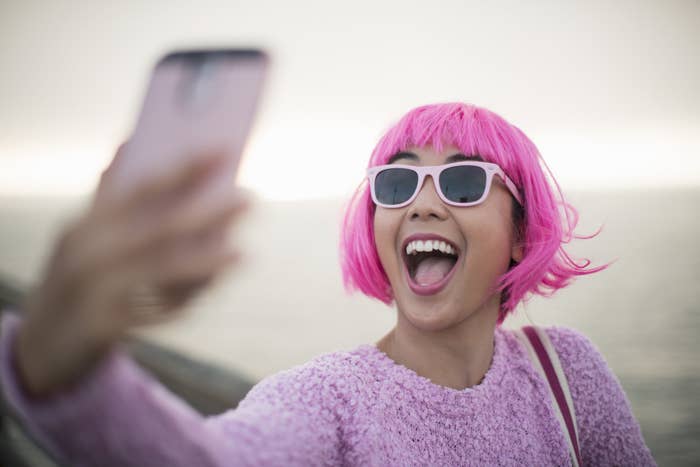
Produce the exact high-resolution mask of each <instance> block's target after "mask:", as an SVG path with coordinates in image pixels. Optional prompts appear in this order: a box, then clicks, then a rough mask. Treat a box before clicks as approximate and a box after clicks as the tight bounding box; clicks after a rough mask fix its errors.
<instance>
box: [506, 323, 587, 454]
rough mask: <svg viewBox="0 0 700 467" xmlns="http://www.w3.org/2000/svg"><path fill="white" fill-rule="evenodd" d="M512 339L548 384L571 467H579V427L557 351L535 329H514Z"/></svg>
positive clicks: (528, 327) (544, 334)
mask: <svg viewBox="0 0 700 467" xmlns="http://www.w3.org/2000/svg"><path fill="white" fill-rule="evenodd" d="M514 331H515V335H516V336H517V337H518V338H519V339H520V341H521V342H522V343H523V345H524V346H525V348H526V349H527V353H528V355H529V356H530V359H531V360H532V362H533V366H534V367H535V369H536V370H537V371H538V372H539V373H540V375H542V377H543V378H544V380H545V381H547V383H548V387H549V393H550V396H551V397H552V400H553V401H554V404H553V405H554V409H555V414H556V417H557V420H559V425H560V426H561V429H562V431H563V432H564V434H568V436H565V438H566V440H567V444H568V446H569V454H570V455H571V462H572V463H573V465H574V467H579V466H580V465H581V453H580V451H579V439H578V425H577V423H576V413H575V411H574V404H573V401H572V399H571V392H570V391H569V384H568V382H567V380H566V376H565V375H564V371H563V370H562V367H561V362H560V361H559V356H558V355H557V351H556V350H555V349H554V346H553V345H552V342H551V341H550V340H549V336H548V335H547V333H546V332H544V330H543V329H542V328H540V327H538V326H523V327H522V329H516V330H514Z"/></svg>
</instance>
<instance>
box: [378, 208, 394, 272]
mask: <svg viewBox="0 0 700 467" xmlns="http://www.w3.org/2000/svg"><path fill="white" fill-rule="evenodd" d="M386 211H387V210H385V209H382V208H377V211H376V212H375V214H374V245H375V247H376V248H377V253H378V254H379V260H380V261H381V263H382V267H383V268H384V271H385V272H386V273H387V275H388V276H389V277H392V275H393V274H394V272H395V271H398V269H399V263H398V261H397V260H398V258H397V255H396V237H397V235H398V229H399V225H400V218H399V216H397V215H396V214H394V213H389V212H386Z"/></svg>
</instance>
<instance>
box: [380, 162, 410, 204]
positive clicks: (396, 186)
mask: <svg viewBox="0 0 700 467" xmlns="http://www.w3.org/2000/svg"><path fill="white" fill-rule="evenodd" d="M417 185H418V174H417V173H415V172H414V171H413V170H409V169H398V168H397V169H386V170H382V171H381V172H379V173H378V174H377V176H376V178H375V179H374V194H375V196H376V197H377V201H379V202H380V203H381V204H386V205H394V204H401V203H403V202H405V201H407V200H408V199H409V198H411V196H413V193H414V192H415V191H416V186H417Z"/></svg>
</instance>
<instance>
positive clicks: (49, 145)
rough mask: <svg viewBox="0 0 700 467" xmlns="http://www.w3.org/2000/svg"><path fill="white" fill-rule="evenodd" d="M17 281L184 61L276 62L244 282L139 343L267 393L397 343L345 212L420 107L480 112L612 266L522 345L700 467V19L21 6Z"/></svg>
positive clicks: (1, 45)
mask: <svg viewBox="0 0 700 467" xmlns="http://www.w3.org/2000/svg"><path fill="white" fill-rule="evenodd" d="M0 30H1V31H2V41H0V59H1V60H2V68H1V69H2V73H0V102H1V103H2V104H1V105H0V274H2V275H3V276H5V277H9V278H12V279H13V280H16V281H18V282H20V283H22V284H26V285H30V284H32V283H33V282H34V281H36V280H37V279H38V278H39V275H40V273H41V268H42V266H43V264H44V261H45V260H46V256H47V255H48V254H49V253H50V251H51V249H52V247H53V243H52V242H53V241H54V239H55V236H56V235H57V234H58V233H59V232H60V231H61V229H62V228H64V227H65V225H66V223H67V222H70V221H71V220H72V219H74V218H75V216H78V215H80V213H81V212H82V209H84V206H85V203H86V202H87V201H88V200H89V196H90V195H91V194H92V191H93V190H94V188H95V187H96V184H97V181H98V179H99V175H100V173H101V171H102V170H103V169H104V168H105V167H106V166H107V165H108V163H109V161H110V160H111V158H112V155H113V153H114V150H115V148H116V147H117V146H118V144H119V143H120V142H121V141H122V140H124V139H125V138H126V137H127V136H128V134H129V132H130V131H131V129H132V125H133V124H134V121H135V118H136V113H137V111H138V109H139V106H140V101H141V98H142V97H143V93H144V91H145V85H146V82H147V79H148V76H149V73H150V71H151V67H152V65H153V63H154V62H155V61H156V60H157V59H158V58H159V57H160V56H161V55H162V54H164V53H165V52H167V51H168V50H170V49H173V48H181V47H186V48H191V47H209V46H226V45H233V46H261V47H265V48H267V49H268V50H269V51H270V53H271V55H272V56H273V60H274V64H273V69H272V73H271V75H270V80H269V81H268V86H267V88H266V94H265V97H264V101H263V102H262V105H261V108H260V113H259V115H258V118H257V121H256V126H255V128H254V131H253V133H252V135H251V139H250V141H249V145H248V149H247V152H246V156H245V159H244V162H243V166H242V168H241V172H240V174H239V175H240V176H239V183H240V184H241V185H243V186H246V187H248V188H250V189H251V190H253V191H254V192H255V195H256V196H257V202H256V205H255V208H254V209H253V211H252V212H251V213H250V215H249V216H248V220H247V222H246V224H245V225H244V226H243V227H242V228H241V229H239V230H237V231H235V232H232V240H231V241H232V242H240V244H242V245H245V247H244V248H245V250H246V256H245V260H244V263H243V265H242V266H241V267H239V268H237V269H234V270H231V271H230V272H228V273H226V275H225V276H223V277H222V278H221V279H220V280H219V281H218V283H217V284H215V285H214V286H213V287H212V288H211V289H209V290H207V291H206V292H205V293H203V294H202V295H201V296H200V297H199V298H198V299H197V300H195V302H193V303H192V305H191V306H190V308H191V309H190V310H188V313H187V314H186V315H185V316H184V317H183V318H182V319H181V320H179V321H177V322H173V323H170V324H167V325H164V326H161V327H158V328H153V329H146V330H142V331H139V332H138V333H139V334H140V335H142V336H144V337H145V338H147V339H149V340H152V341H154V342H158V343H162V344H164V345H167V346H168V347H171V348H174V349H176V350H178V351H182V352H185V353H186V354H188V355H192V356H195V357H197V358H201V359H204V360H207V361H210V362H213V363H216V364H219V365H222V366H225V367H227V368H232V369H236V370H238V371H240V372H242V373H244V374H246V375H248V376H249V377H250V378H251V379H253V380H258V379H260V378H262V377H264V376H266V375H269V374H271V373H274V372H277V371H279V370H282V369H286V368H289V367H290V366H293V365H297V364H301V363H304V362H306V361H308V360H309V359H311V358H313V357H314V356H316V355H318V354H320V353H325V352H331V351H334V350H341V349H352V348H354V347H356V346H357V345H359V344H361V343H373V342H376V341H377V340H378V339H379V338H380V337H381V336H383V335H384V334H385V333H386V332H387V331H388V330H389V329H390V328H391V326H392V324H393V322H394V319H395V311H394V310H393V309H392V308H389V307H386V306H384V305H383V304H381V303H378V302H375V301H371V300H369V299H366V298H365V297H363V296H360V295H351V296H348V295H347V294H346V293H345V292H344V291H343V287H342V284H341V277H340V269H339V267H338V254H337V242H338V235H339V222H340V219H341V216H342V212H343V207H344V203H345V202H346V201H347V200H348V198H349V197H350V195H351V193H352V191H353V190H354V188H355V187H356V186H357V185H358V184H359V183H360V182H361V181H362V178H363V175H364V169H365V166H366V163H367V160H368V158H369V154H370V152H371V150H372V148H373V146H374V144H375V143H376V141H377V140H378V138H379V137H380V136H381V134H382V133H383V132H384V131H385V130H386V129H387V128H388V126H389V125H391V124H392V123H393V122H395V121H396V120H397V119H398V118H399V117H400V116H401V115H402V114H403V113H405V112H406V111H407V110H409V109H410V108H412V107H415V106H418V105H422V104H426V103H433V102H444V101H466V102H470V103H473V104H476V105H479V106H483V107H487V108H489V109H491V110H493V111H495V112H497V113H499V114H500V115H502V116H503V117H505V118H506V119H507V120H509V121H510V122H512V123H513V124H515V125H516V126H518V127H519V128H520V129H522V130H523V131H524V132H525V133H526V134H527V135H529V137H530V138H531V139H532V140H533V141H534V142H535V144H536V145H537V146H538V148H539V149H540V152H541V153H542V155H543V157H544V158H545V160H546V161H547V164H548V165H549V167H550V168H551V170H552V171H553V173H554V174H555V176H556V177H557V180H558V182H559V183H560V185H561V187H562V189H563V190H564V193H565V194H566V195H567V197H568V199H569V201H571V202H572V203H573V204H574V206H576V207H577V208H578V209H579V211H580V214H581V220H580V229H579V232H580V233H582V234H587V233H592V232H593V231H595V229H596V228H598V227H599V226H600V225H601V224H602V225H604V228H603V231H602V233H601V234H600V235H599V236H598V237H597V238H595V239H593V240H588V241H579V242H574V243H573V244H571V246H570V251H571V252H572V253H573V254H574V255H578V256H585V257H588V258H591V259H592V260H593V261H594V263H595V264H601V263H603V262H607V261H611V260H617V261H616V262H615V263H614V264H613V266H612V267H611V268H609V269H608V270H606V271H604V272H601V273H599V274H595V275H593V276H590V277H585V278H582V279H579V280H578V281H577V282H576V283H575V284H574V285H573V286H572V287H570V288H568V289H565V290H563V291H560V293H558V294H557V295H556V296H554V297H552V298H550V299H542V298H539V297H537V298H533V299H532V300H530V301H529V302H528V303H527V304H525V305H523V306H522V307H520V309H519V310H518V312H517V316H515V317H514V318H513V319H509V321H508V322H507V323H506V326H516V325H520V324H522V323H524V322H535V323H538V324H559V325H566V326H571V327H575V328H576V329H578V330H580V331H581V332H583V333H584V334H586V335H587V336H588V337H589V338H590V339H591V340H592V341H593V342H594V343H595V344H596V346H597V347H598V348H599V349H600V350H601V352H602V353H603V355H604V356H605V357H606V359H607V360H608V363H609V364H610V366H611V367H612V369H613V370H614V371H615V373H616V374H617V375H618V377H619V379H620V381H621V383H622V385H623V387H624V388H625V390H626V391H627V393H628V396H629V398H630V401H631V404H632V408H633V411H634V413H635V415H636V416H637V418H638V419H639V421H640V423H641V426H642V430H643V433H644V436H645V439H646V441H647V443H648V444H649V446H650V448H651V450H652V452H653V454H654V456H655V457H656V459H657V460H658V462H659V464H661V465H693V464H698V463H700V449H699V448H698V447H697V446H696V444H695V443H696V442H697V439H700V422H698V419H699V416H700V402H699V401H698V397H697V394H700V362H699V361H698V350H699V349H700V344H698V332H699V331H700V314H699V311H700V305H698V303H699V302H700V280H699V279H700V247H699V246H698V238H700V220H699V219H698V205H699V204H700V158H699V157H698V155H699V154H700V111H699V110H698V108H699V106H700V90H699V88H698V83H700V61H699V60H698V56H700V2H697V1H693V0H687V1H664V2H661V1H658V2H636V1H635V2H631V1H629V2H603V1H594V2H591V1H587V2H583V1H578V2H566V3H563V2H562V3H555V2H545V1H539V2H528V3H527V4H525V3H522V2H515V1H498V2H488V3H487V2H469V1H454V2H448V1H444V2H431V3H428V2H417V1H416V2H411V1H406V0H403V1H400V2H399V1H396V2H380V1H369V0H357V1H354V2H342V3H341V2H328V1H308V0H298V1H295V2H273V1H269V0H257V1H255V2H253V1H250V0H248V1H200V2H196V3H194V2H173V1H169V2H157V1H152V2H140V1H128V0H125V1H122V2H94V1H92V2H87V1H85V2H82V1H71V2H63V1H52V2H35V1H22V2H19V1H4V2H2V3H0Z"/></svg>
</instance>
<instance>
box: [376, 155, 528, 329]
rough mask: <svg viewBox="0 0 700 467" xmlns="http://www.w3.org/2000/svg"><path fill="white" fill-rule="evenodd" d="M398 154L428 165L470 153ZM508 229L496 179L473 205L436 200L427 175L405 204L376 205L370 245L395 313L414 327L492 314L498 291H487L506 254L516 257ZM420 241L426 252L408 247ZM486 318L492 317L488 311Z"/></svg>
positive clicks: (504, 197) (505, 198)
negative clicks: (460, 205) (382, 271)
mask: <svg viewBox="0 0 700 467" xmlns="http://www.w3.org/2000/svg"><path fill="white" fill-rule="evenodd" d="M401 154H403V155H404V156H399V157H398V158H397V157H394V158H392V160H391V163H397V164H406V165H418V166H429V165H442V164H446V163H450V162H455V161H458V160H469V159H475V157H474V156H471V157H467V156H464V155H463V154H461V153H460V150H459V149H457V148H456V147H454V146H446V147H445V148H444V149H443V151H442V152H440V153H437V152H435V151H434V149H433V148H432V147H424V148H409V149H408V150H407V151H405V152H402V153H401ZM477 159H478V160H481V159H480V158H477ZM514 230H515V229H514V228H513V223H512V197H511V194H510V192H509V191H508V189H507V188H506V187H505V185H504V184H503V182H502V180H501V179H500V178H499V177H494V178H493V184H492V186H491V191H490V193H489V195H488V197H487V198H486V199H485V200H484V202H483V203H481V204H478V205H476V206H469V207H458V206H451V205H448V204H446V203H444V202H443V201H442V200H441V199H440V197H439V196H438V194H437V192H436V190H435V182H434V181H433V180H432V177H426V178H425V181H424V182H423V186H422V187H421V188H420V192H419V193H418V196H417V197H416V198H415V199H414V200H413V202H412V203H411V204H409V205H407V206H405V207H402V208H383V207H380V206H377V208H376V211H375V214H374V234H375V244H376V247H377V252H378V253H379V259H380V261H381V264H382V266H383V268H384V271H385V272H386V274H387V276H388V278H389V282H390V283H391V287H392V290H393V295H394V298H395V300H396V303H397V306H398V309H399V313H401V315H402V316H403V317H404V318H406V319H407V320H408V321H410V323H411V324H412V325H413V326H415V327H416V328H420V329H424V330H431V331H436V330H441V329H446V328H448V327H451V326H454V325H456V324H458V323H460V322H462V321H464V320H465V319H467V318H469V317H470V316H474V315H476V314H481V313H495V315H497V314H498V309H499V303H500V294H493V293H492V292H491V289H492V287H493V286H494V285H495V284H496V281H497V279H498V277H499V276H501V275H502V274H503V273H505V272H506V271H507V269H508V266H509V264H510V260H511V259H514V260H515V261H520V260H521V259H522V248H520V247H519V246H518V245H516V244H515V233H514ZM419 242H423V243H422V244H421V243H419ZM428 242H429V244H430V247H431V248H433V249H434V251H433V252H431V253H427V252H423V253H419V254H415V251H413V250H414V249H415V247H418V250H421V249H423V250H425V249H426V248H425V247H426V246H427V245H426V244H427V243H428ZM442 242H444V244H443V243H442ZM449 246H451V247H452V250H454V251H453V252H452V251H451V248H450V247H449ZM407 248H408V250H409V252H410V253H411V254H408V253H407ZM451 253H455V254H451ZM492 318H493V319H494V321H495V319H496V316H493V317H492Z"/></svg>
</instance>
